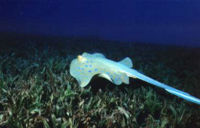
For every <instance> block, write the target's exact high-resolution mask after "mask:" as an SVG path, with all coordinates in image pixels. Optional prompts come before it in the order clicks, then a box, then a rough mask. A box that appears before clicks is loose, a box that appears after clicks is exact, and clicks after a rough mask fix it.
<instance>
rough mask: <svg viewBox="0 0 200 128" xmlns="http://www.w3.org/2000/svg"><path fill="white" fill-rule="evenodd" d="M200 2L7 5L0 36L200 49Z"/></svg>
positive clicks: (1, 6)
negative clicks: (56, 37)
mask: <svg viewBox="0 0 200 128" xmlns="http://www.w3.org/2000/svg"><path fill="white" fill-rule="evenodd" d="M199 7H200V1H198V0H134V1H133V0H123V1H121V0H109V1H108V0H73V1H68V0H57V1H55V0H42V1H41V0H28V1H25V0H24V1H23V0H22V1H17V0H16V1H14V0H2V1H1V2H0V31H1V32H17V33H26V34H27V33H28V34H39V35H62V36H76V37H79V36H83V37H85V36H86V37H98V38H102V39H108V40H117V41H129V42H143V43H159V44H176V45H184V46H194V47H196V46H200V8H199Z"/></svg>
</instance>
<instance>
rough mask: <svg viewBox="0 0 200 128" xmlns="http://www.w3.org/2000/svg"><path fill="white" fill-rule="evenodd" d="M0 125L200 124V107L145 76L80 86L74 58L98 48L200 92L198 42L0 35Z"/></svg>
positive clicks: (143, 127)
mask: <svg viewBox="0 0 200 128" xmlns="http://www.w3.org/2000/svg"><path fill="white" fill-rule="evenodd" d="M0 43H1V44H0V127H9V128H13V127H16V128H18V127H19V128H22V127H27V128H35V127H44V128H50V127H61V128H65V127H70V128H76V127H80V128H90V127H91V128H104V127H109V128H120V127H124V128H137V127H140V128H200V106H198V105H195V104H192V103H189V102H186V101H184V100H182V99H180V98H177V97H176V96H173V95H171V94H169V93H167V92H165V91H163V90H162V89H159V88H157V87H154V86H152V85H150V84H147V83H145V82H142V81H140V80H133V79H131V80H130V84H129V85H125V84H123V85H121V86H116V85H113V84H112V83H110V82H108V81H107V80H105V79H102V78H98V77H95V78H94V79H92V81H91V82H90V84H89V85H88V86H87V87H86V88H80V87H79V86H78V84H77V81H76V80H75V79H74V78H72V76H70V74H69V64H70V62H71V60H72V59H73V58H75V57H76V56H77V55H78V54H81V53H83V52H89V53H93V52H100V53H103V54H104V55H105V56H106V57H107V58H109V59H113V60H116V61H119V60H121V59H123V58H124V57H126V56H128V57H130V58H131V59H132V60H133V65H134V68H135V69H137V70H139V71H140V72H142V73H144V74H146V75H148V76H151V77H152V78H155V79H157V80H159V81H161V82H164V83H166V84H169V85H172V86H173V87H175V88H178V89H181V90H183V91H186V92H189V93H191V94H192V95H194V96H196V97H199V98H200V48H194V47H193V48H184V47H177V46H165V45H150V44H144V43H140V44H139V43H124V42H115V41H106V40H101V39H98V38H75V37H70V38H69V37H68V38H64V37H48V36H30V35H20V34H9V35H8V34H2V33H1V36H0Z"/></svg>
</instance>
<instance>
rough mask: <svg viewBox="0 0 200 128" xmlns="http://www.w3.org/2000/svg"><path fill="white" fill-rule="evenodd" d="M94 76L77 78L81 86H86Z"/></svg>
mask: <svg viewBox="0 0 200 128" xmlns="http://www.w3.org/2000/svg"><path fill="white" fill-rule="evenodd" d="M91 78H92V77H90V78H88V77H85V78H81V79H77V80H78V83H79V85H80V86H81V87H85V86H87V85H88V84H89V82H90V80H91Z"/></svg>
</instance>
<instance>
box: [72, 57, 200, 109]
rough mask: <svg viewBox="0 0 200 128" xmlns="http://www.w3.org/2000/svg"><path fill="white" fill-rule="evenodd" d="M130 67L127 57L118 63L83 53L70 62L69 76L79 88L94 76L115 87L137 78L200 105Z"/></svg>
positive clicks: (189, 96)
mask: <svg viewBox="0 0 200 128" xmlns="http://www.w3.org/2000/svg"><path fill="white" fill-rule="evenodd" d="M132 66H133V64H132V61H131V59H130V58H128V57H126V58H125V59H123V60H121V61H119V62H115V61H112V60H109V59H107V58H106V57H105V56H104V55H103V54H101V53H94V54H89V53H83V54H82V55H79V56H78V57H77V58H75V59H74V60H72V62H71V64H70V74H71V75H72V76H73V77H74V78H76V80H77V81H78V83H79V85H80V86H81V87H85V86H86V85H88V83H89V82H90V80H91V79H92V77H93V76H95V75H99V76H100V77H103V78H106V79H107V80H109V81H111V82H112V83H114V84H116V85H120V84H122V83H125V84H129V77H131V78H138V79H140V80H143V81H145V82H147V83H150V84H152V85H155V86H157V87H160V88H163V89H165V90H166V91H167V92H169V93H171V94H174V95H176V96H178V97H180V98H183V99H185V100H187V101H190V102H193V103H196V104H199V105H200V99H198V98H196V97H194V96H191V95H190V94H188V93H186V92H183V91H180V90H177V89H175V88H173V87H171V86H168V85H166V84H164V83H161V82H159V81H157V80H154V79H152V78H150V77H148V76H146V75H143V74H141V73H140V72H138V71H137V70H135V69H132Z"/></svg>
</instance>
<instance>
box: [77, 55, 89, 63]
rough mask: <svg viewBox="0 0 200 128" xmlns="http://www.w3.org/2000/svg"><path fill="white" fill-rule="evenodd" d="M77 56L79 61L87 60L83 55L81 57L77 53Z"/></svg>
mask: <svg viewBox="0 0 200 128" xmlns="http://www.w3.org/2000/svg"><path fill="white" fill-rule="evenodd" d="M77 58H78V61H80V62H85V61H86V60H87V59H86V58H85V57H83V56H81V55H78V57H77Z"/></svg>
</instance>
